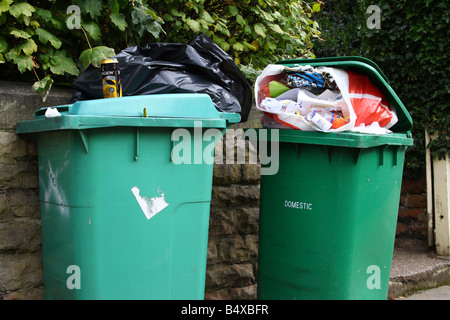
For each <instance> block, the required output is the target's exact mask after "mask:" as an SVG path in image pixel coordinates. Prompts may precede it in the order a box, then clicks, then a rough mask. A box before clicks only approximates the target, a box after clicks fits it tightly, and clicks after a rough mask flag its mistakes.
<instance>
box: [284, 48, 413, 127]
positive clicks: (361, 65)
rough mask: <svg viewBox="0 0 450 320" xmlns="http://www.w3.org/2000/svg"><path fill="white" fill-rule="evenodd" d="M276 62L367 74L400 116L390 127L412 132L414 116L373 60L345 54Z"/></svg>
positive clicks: (289, 65)
mask: <svg viewBox="0 0 450 320" xmlns="http://www.w3.org/2000/svg"><path fill="white" fill-rule="evenodd" d="M276 64H281V65H285V66H288V67H294V66H296V65H310V66H312V67H319V66H325V67H334V68H340V69H345V70H350V71H354V72H357V73H360V74H364V75H366V76H367V77H368V78H369V79H370V80H371V81H372V83H373V84H374V85H376V86H377V87H378V88H379V89H380V90H381V91H382V92H383V93H384V95H385V96H386V99H387V100H388V102H389V104H390V105H391V107H392V108H393V109H395V111H396V113H397V117H398V122H397V123H396V124H395V125H394V126H392V128H390V130H392V131H393V132H397V133H400V132H404V133H408V134H409V133H410V131H411V129H412V125H413V122H412V118H411V115H410V114H409V112H408V111H407V110H406V108H405V106H404V105H403V103H402V101H401V100H400V98H399V97H398V96H397V94H396V93H395V92H394V90H393V89H392V87H391V86H390V85H389V81H388V79H387V77H386V75H385V74H384V73H383V72H382V71H381V69H380V68H379V67H378V66H377V65H376V64H375V63H374V62H373V61H371V60H369V59H367V58H364V57H357V56H344V57H328V58H316V59H293V60H281V61H278V62H276Z"/></svg>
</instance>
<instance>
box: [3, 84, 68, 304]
mask: <svg viewBox="0 0 450 320" xmlns="http://www.w3.org/2000/svg"><path fill="white" fill-rule="evenodd" d="M30 88H31V84H23V83H12V82H4V81H0V299H42V298H43V292H44V291H43V275H42V248H41V221H40V208H39V189H38V188H39V183H38V167H37V148H36V144H35V142H34V141H33V140H32V138H31V137H28V136H19V135H17V134H16V133H15V125H16V122H17V121H22V120H29V119H32V118H33V117H34V114H33V113H34V111H35V110H36V109H38V108H40V107H47V106H54V105H59V104H64V103H67V101H68V99H69V98H70V97H71V92H70V91H69V92H68V91H66V90H58V89H57V88H54V89H53V91H52V94H51V95H50V96H49V97H48V99H47V101H46V102H45V103H43V102H42V99H41V97H40V95H38V94H34V93H32V92H31V89H30Z"/></svg>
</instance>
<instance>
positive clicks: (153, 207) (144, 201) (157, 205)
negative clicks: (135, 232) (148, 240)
mask: <svg viewBox="0 0 450 320" xmlns="http://www.w3.org/2000/svg"><path fill="white" fill-rule="evenodd" d="M140 191H141V190H139V188H138V187H133V188H131V192H133V195H134V197H135V198H136V200H137V202H138V204H139V206H140V207H141V210H142V212H144V214H145V216H146V217H147V220H149V219H150V218H151V217H153V216H154V215H156V214H157V213H158V212H160V211H161V210H163V209H164V208H165V207H167V206H168V205H169V204H168V203H167V202H166V200H165V199H164V193H161V197H153V198H150V199H148V198H147V197H142V196H141V195H140V194H139V193H140Z"/></svg>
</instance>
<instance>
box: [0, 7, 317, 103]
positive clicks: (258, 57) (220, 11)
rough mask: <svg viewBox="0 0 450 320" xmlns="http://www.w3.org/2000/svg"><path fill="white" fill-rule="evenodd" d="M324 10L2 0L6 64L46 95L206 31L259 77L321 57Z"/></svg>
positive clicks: (0, 38)
mask: <svg viewBox="0 0 450 320" xmlns="http://www.w3.org/2000/svg"><path fill="white" fill-rule="evenodd" d="M319 10H320V4H319V3H318V2H317V3H315V4H313V3H309V1H306V0H296V1H294V0H286V1H275V0H239V1H224V0H190V1H184V0H183V1H181V0H104V1H101V0H90V1H84V0H73V1H72V2H71V3H70V2H67V1H62V0H46V1H45V0H28V1H26V0H0V27H1V28H0V64H4V66H6V67H8V68H7V72H6V73H7V74H10V75H11V76H13V77H14V78H15V79H17V78H19V79H29V75H30V74H31V75H32V77H34V78H35V80H36V78H37V80H38V81H37V82H36V83H35V85H33V90H36V91H38V92H41V93H42V94H43V95H45V94H46V93H48V90H49V88H50V87H51V84H52V83H53V79H58V80H59V81H64V82H71V81H73V80H74V79H75V77H76V76H78V75H79V74H80V73H81V72H82V71H83V70H84V68H86V67H88V66H89V65H90V64H92V65H94V66H99V64H100V62H101V60H102V59H103V58H107V57H110V56H111V55H114V53H115V52H118V51H120V50H122V49H124V48H126V47H129V46H132V45H141V46H143V45H145V44H147V43H149V42H181V43H187V42H189V41H191V40H192V39H193V38H194V37H195V36H196V34H198V33H205V34H206V35H208V36H209V37H210V38H212V39H213V40H214V41H215V43H216V44H218V45H219V46H220V47H221V48H222V49H223V50H225V51H226V52H228V53H229V54H230V55H231V56H232V57H233V58H234V59H235V62H236V63H237V64H238V65H240V66H241V67H242V70H244V72H246V74H248V75H249V77H254V76H255V74H256V72H257V70H258V69H262V68H263V67H265V66H266V65H267V64H268V63H271V62H274V61H276V60H280V59H287V58H294V57H302V56H305V57H306V56H307V57H311V56H313V55H312V53H311V46H312V42H311V41H312V38H314V37H318V35H319V31H318V24H317V22H314V21H313V20H312V19H311V15H312V13H313V12H317V11H319ZM13 67H14V69H15V70H18V71H19V72H20V75H19V77H17V76H16V74H15V71H14V69H13ZM3 74H5V72H3Z"/></svg>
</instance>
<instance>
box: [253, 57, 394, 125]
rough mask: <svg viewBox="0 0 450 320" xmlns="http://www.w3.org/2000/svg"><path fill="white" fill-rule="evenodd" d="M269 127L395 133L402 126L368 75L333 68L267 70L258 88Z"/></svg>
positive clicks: (273, 67)
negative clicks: (395, 127) (392, 131)
mask: <svg viewBox="0 0 450 320" xmlns="http://www.w3.org/2000/svg"><path fill="white" fill-rule="evenodd" d="M255 98H256V106H257V108H258V109H259V110H261V111H262V112H263V114H262V122H263V125H264V126H265V127H271V128H291V129H299V130H303V131H323V132H337V131H347V130H352V131H358V132H369V133H377V134H385V133H391V131H390V130H389V128H391V127H392V126H393V125H394V124H395V123H396V122H397V121H398V118H397V115H396V113H395V111H394V110H393V109H392V108H391V107H390V105H389V103H388V102H387V100H386V98H385V97H384V95H383V93H382V92H381V90H379V89H378V88H377V87H376V86H375V85H374V84H372V83H371V81H370V80H369V78H368V77H367V76H366V75H361V74H358V73H355V72H352V71H349V70H343V69H338V68H330V67H325V66H323V67H314V68H313V67H311V66H308V65H307V66H298V67H286V66H283V65H268V66H267V67H266V68H265V69H264V71H263V72H262V73H261V75H260V76H259V77H258V78H257V80H256V83H255Z"/></svg>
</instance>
